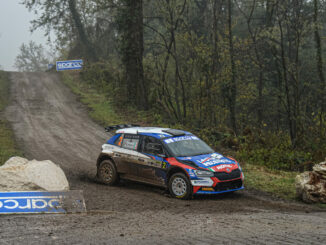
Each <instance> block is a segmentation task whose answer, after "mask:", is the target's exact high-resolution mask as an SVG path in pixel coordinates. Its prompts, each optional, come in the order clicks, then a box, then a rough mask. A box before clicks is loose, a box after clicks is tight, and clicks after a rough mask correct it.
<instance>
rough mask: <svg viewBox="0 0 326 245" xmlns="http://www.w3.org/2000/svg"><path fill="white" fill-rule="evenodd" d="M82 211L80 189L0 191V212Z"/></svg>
mask: <svg viewBox="0 0 326 245" xmlns="http://www.w3.org/2000/svg"><path fill="white" fill-rule="evenodd" d="M66 203H68V205H66ZM82 211H86V207H85V201H84V198H83V196H82V192H81V191H69V192H43V191H37V192H0V214H10V213H67V212H82Z"/></svg>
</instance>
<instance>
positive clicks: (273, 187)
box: [62, 72, 297, 200]
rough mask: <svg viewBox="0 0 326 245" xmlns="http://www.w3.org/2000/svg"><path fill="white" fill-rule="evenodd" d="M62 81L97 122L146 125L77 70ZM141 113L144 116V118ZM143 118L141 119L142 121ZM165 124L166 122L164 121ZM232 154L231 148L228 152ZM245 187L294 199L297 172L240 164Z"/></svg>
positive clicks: (147, 118)
mask: <svg viewBox="0 0 326 245" xmlns="http://www.w3.org/2000/svg"><path fill="white" fill-rule="evenodd" d="M62 77H63V81H64V83H65V84H66V85H67V86H68V87H69V88H70V89H71V90H72V91H73V92H74V93H75V94H76V95H78V96H79V98H80V100H81V102H83V103H84V104H86V105H87V106H88V107H89V109H90V116H91V117H92V118H93V119H94V120H96V121H97V122H99V123H100V124H101V125H110V124H119V123H126V122H136V123H139V122H140V123H141V124H142V125H144V124H145V125H146V124H147V123H149V121H150V118H149V116H148V115H147V114H146V113H139V112H136V111H128V112H126V110H122V109H121V108H119V109H117V108H115V107H114V105H113V103H112V102H111V101H110V97H109V95H108V93H107V92H104V91H97V90H96V89H95V88H94V87H93V86H92V85H91V84H89V83H86V82H82V81H80V79H79V77H78V74H77V73H68V72H67V73H63V74H62ZM144 117H145V119H144ZM142 122H143V123H142ZM165 126H166V125H165ZM229 154H231V155H236V154H235V152H234V154H232V152H229ZM243 170H244V173H245V177H246V178H245V179H246V183H245V185H246V186H247V187H248V188H254V189H258V190H261V191H264V192H267V193H271V194H273V195H275V196H277V197H281V198H285V199H292V200H293V199H295V186H294V180H295V176H296V174H297V173H295V172H286V171H278V170H270V169H268V168H266V167H264V166H256V165H252V164H249V163H247V164H243Z"/></svg>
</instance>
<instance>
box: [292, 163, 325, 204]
mask: <svg viewBox="0 0 326 245" xmlns="http://www.w3.org/2000/svg"><path fill="white" fill-rule="evenodd" d="M295 185H296V192H297V196H298V197H299V198H300V199H302V200H303V201H304V202H307V203H326V160H325V162H321V163H319V164H316V165H314V167H313V170H312V171H307V172H304V173H302V174H299V175H297V177H296V179H295Z"/></svg>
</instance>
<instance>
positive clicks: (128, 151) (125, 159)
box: [114, 134, 140, 176]
mask: <svg viewBox="0 0 326 245" xmlns="http://www.w3.org/2000/svg"><path fill="white" fill-rule="evenodd" d="M139 142H140V136H139V135H135V134H124V135H123V137H122V138H121V139H119V142H118V143H117V145H118V146H120V148H119V149H117V150H116V151H115V153H114V158H115V159H119V160H118V161H117V170H118V172H119V173H121V174H124V175H127V176H137V175H138V173H137V171H138V170H137V166H136V164H137V161H138V158H139V152H138V151H137V150H138V147H139Z"/></svg>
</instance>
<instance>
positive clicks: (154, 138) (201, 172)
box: [97, 125, 244, 199]
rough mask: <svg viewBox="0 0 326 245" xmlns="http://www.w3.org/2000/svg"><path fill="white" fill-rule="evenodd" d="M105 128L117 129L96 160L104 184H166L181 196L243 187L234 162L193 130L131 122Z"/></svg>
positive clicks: (231, 190) (166, 186) (170, 190)
mask: <svg viewBox="0 0 326 245" xmlns="http://www.w3.org/2000/svg"><path fill="white" fill-rule="evenodd" d="M106 130H107V131H112V130H115V131H116V132H115V134H114V136H113V137H111V138H110V139H109V140H108V141H107V142H106V143H105V144H104V145H103V146H102V152H101V154H100V155H99V157H98V159H97V177H98V178H99V180H100V181H101V182H103V183H105V184H108V185H114V184H117V183H118V182H119V180H120V179H128V180H132V181H138V182H143V183H147V184H151V185H156V186H161V187H164V188H167V189H168V190H169V192H170V194H171V196H173V197H176V198H182V199H189V198H191V197H192V196H193V195H197V194H217V193H223V192H233V191H237V190H241V189H243V188H244V186H243V180H244V175H243V172H242V170H241V167H240V165H239V163H238V162H237V161H236V160H235V159H233V158H231V157H224V156H222V155H221V154H219V153H217V152H214V150H212V149H211V148H210V147H209V146H208V145H207V144H206V143H205V142H204V141H202V140H201V139H199V138H198V137H197V136H195V135H193V134H192V133H189V132H186V131H183V130H176V129H170V128H158V127H137V126H134V125H115V126H110V127H107V128H106Z"/></svg>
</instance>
